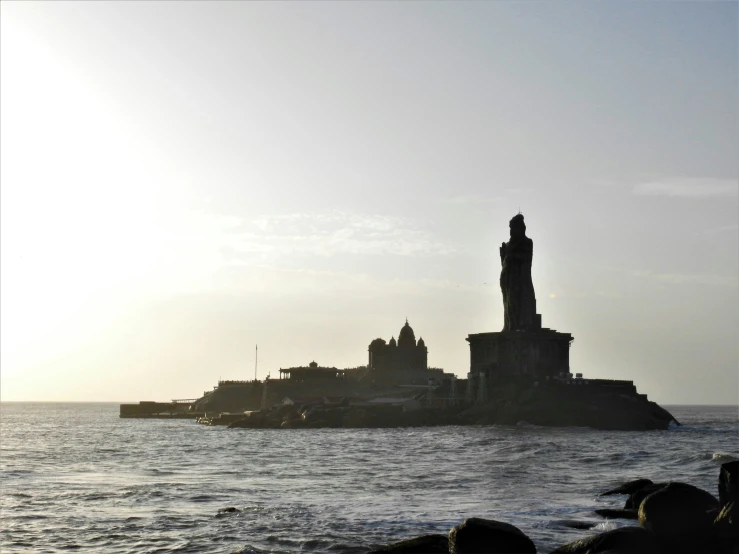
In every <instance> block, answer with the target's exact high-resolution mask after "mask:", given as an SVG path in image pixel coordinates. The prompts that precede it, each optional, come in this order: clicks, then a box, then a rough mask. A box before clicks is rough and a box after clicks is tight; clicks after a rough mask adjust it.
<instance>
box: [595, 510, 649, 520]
mask: <svg viewBox="0 0 739 554" xmlns="http://www.w3.org/2000/svg"><path fill="white" fill-rule="evenodd" d="M595 513H596V514H598V515H599V516H601V517H605V518H609V519H639V512H638V511H637V510H619V509H613V508H600V509H598V510H595Z"/></svg>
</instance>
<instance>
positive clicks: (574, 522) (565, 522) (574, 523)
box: [552, 519, 597, 530]
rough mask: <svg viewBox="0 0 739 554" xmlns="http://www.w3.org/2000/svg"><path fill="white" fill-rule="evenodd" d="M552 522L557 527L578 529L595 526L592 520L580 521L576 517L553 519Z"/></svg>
mask: <svg viewBox="0 0 739 554" xmlns="http://www.w3.org/2000/svg"><path fill="white" fill-rule="evenodd" d="M552 524H553V525H555V526H557V527H566V528H568V529H580V530H587V529H592V528H593V527H595V525H597V524H596V523H593V522H592V521H580V520H578V519H560V520H559V521H553V522H552Z"/></svg>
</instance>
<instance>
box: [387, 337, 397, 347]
mask: <svg viewBox="0 0 739 554" xmlns="http://www.w3.org/2000/svg"><path fill="white" fill-rule="evenodd" d="M388 344H389V345H390V346H397V345H398V343H397V342H395V337H391V338H390V342H389V343H388Z"/></svg>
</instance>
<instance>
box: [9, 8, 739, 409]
mask: <svg viewBox="0 0 739 554" xmlns="http://www.w3.org/2000/svg"><path fill="white" fill-rule="evenodd" d="M737 6H738V4H737V3H736V2H733V1H732V2H692V3H691V2H620V1H613V2H597V3H594V2H524V1H520V2H478V1H475V2H469V3H465V2H374V3H369V2H367V3H362V2H325V3H323V2H285V3H278V2H269V3H267V2H264V3H257V2H223V3H217V2H207V3H205V2H204V3H199V2H159V3H157V2H107V3H99V2H80V3H61V2H49V3H41V2H2V4H1V5H0V8H1V10H2V13H1V18H0V22H1V29H0V31H1V32H0V40H1V44H0V46H1V48H0V53H1V59H0V62H1V63H0V71H1V75H0V77H1V78H0V86H1V90H0V102H1V105H0V110H1V117H0V126H1V136H0V145H1V146H0V147H1V152H0V159H1V161H2V163H1V164H0V181H1V185H2V189H1V193H2V198H1V202H0V206H1V209H2V214H1V218H0V222H1V225H2V229H1V231H2V233H1V239H2V244H1V249H0V254H1V256H2V258H1V268H2V275H1V277H2V278H1V281H0V282H1V286H2V290H1V294H2V302H1V303H0V305H1V311H2V321H1V327H0V328H1V331H2V337H1V339H2V340H1V341H0V344H1V346H2V360H1V367H0V370H1V371H0V374H1V377H0V378H1V389H0V398H2V400H111V401H138V400H169V399H170V398H192V397H197V396H200V395H201V394H202V393H203V391H204V390H208V389H210V388H212V386H213V385H215V384H216V382H217V380H218V379H219V377H220V378H224V379H226V378H227V379H247V378H252V376H253V374H254V348H255V344H258V345H259V376H260V378H261V377H264V376H266V375H267V373H271V376H272V377H276V376H277V375H278V370H279V368H280V367H290V366H294V365H304V364H306V363H307V362H310V361H311V360H314V359H315V360H316V361H317V362H319V363H321V364H323V365H330V366H337V367H352V366H357V365H362V364H365V363H366V362H367V346H368V344H369V343H370V341H371V340H372V339H374V338H376V337H382V338H384V339H386V340H389V339H390V337H391V336H392V335H395V336H396V337H397V333H398V331H399V330H400V328H401V326H402V325H403V323H404V321H405V318H406V317H408V319H409V321H410V323H411V325H412V326H413V327H414V329H415V331H416V337H419V336H422V337H423V338H424V340H425V341H426V344H427V346H428V348H429V363H430V364H431V365H433V366H436V367H443V368H444V369H445V370H447V371H451V372H454V373H456V374H457V375H459V376H464V375H465V374H466V373H467V371H468V368H469V349H468V345H467V342H466V341H465V337H466V336H467V335H468V334H470V333H479V332H488V331H499V330H501V329H502V326H503V313H502V302H501V293H500V288H499V285H498V278H499V273H500V260H499V256H498V246H499V245H500V243H501V242H503V241H505V240H507V238H508V220H509V219H510V218H511V217H512V216H513V215H514V214H516V213H517V212H518V210H519V208H520V210H521V211H522V212H523V214H524V216H525V218H526V223H527V226H528V235H529V236H530V237H531V238H532V239H533V241H534V267H533V278H534V286H535V288H536V294H537V300H538V307H539V312H540V313H541V314H542V318H543V323H544V326H546V327H550V328H554V329H557V330H559V331H564V332H570V333H572V334H573V335H574V336H575V341H574V343H573V345H572V350H571V367H572V371H573V372H581V373H584V374H585V376H586V377H610V378H617V379H632V380H634V381H635V382H636V385H637V387H638V389H639V391H640V392H642V393H646V394H648V395H649V398H650V399H652V400H656V401H658V402H662V403H667V404H669V403H737V401H738V400H739V377H738V373H739V368H738V356H739V350H738V347H737V339H738V338H739V333H738V331H739V288H738V281H739V278H738V276H739V240H738V237H739V230H738V229H737V222H738V220H739V215H738V211H737V207H738V206H737V191H738V185H737V179H738V167H737V152H739V136H738V129H739V117H738V115H739V104H738V103H737V98H738V93H739V86H738V82H739V79H738V70H737V68H738V66H739V64H738V63H737V61H738V60H737V52H738V50H737V44H739V41H738V38H739V37H738V36H737V19H738V17H739V13H738V9H737Z"/></svg>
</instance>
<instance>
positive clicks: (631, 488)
mask: <svg viewBox="0 0 739 554" xmlns="http://www.w3.org/2000/svg"><path fill="white" fill-rule="evenodd" d="M653 484H654V483H652V481H651V479H634V480H633V481H627V482H626V483H624V484H623V485H620V486H618V487H616V488H615V489H611V490H609V491H606V492H603V493H601V494H600V496H609V495H611V494H633V493H635V492H636V491H638V490H639V489H643V488H644V487H646V486H647V485H653Z"/></svg>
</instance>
